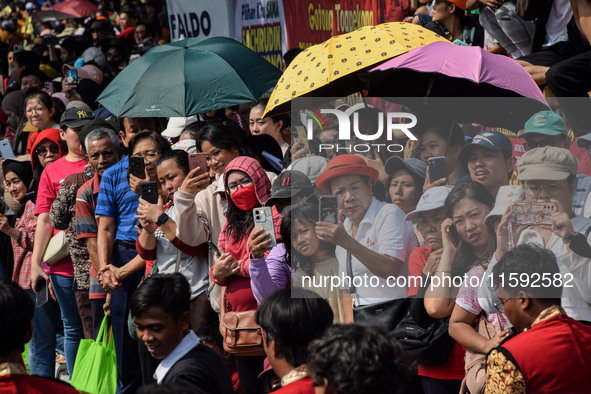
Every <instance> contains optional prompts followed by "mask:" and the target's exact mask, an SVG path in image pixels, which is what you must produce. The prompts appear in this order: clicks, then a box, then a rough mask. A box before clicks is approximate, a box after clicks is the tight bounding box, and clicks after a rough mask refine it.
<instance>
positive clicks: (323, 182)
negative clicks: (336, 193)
mask: <svg viewBox="0 0 591 394" xmlns="http://www.w3.org/2000/svg"><path fill="white" fill-rule="evenodd" d="M343 175H365V176H367V177H369V179H371V184H372V186H373V185H375V184H376V182H377V181H378V175H379V174H378V170H376V169H375V168H372V167H370V166H368V165H367V164H366V163H365V160H363V158H361V157H359V156H355V155H341V156H337V157H335V158H334V159H332V160H331V161H329V162H328V164H327V165H326V171H325V172H324V173H323V174H321V175H320V176H319V177H318V178H316V182H315V185H316V187H317V188H319V189H320V190H322V191H323V192H325V193H330V190H328V185H327V182H328V181H329V180H331V179H333V178H336V177H339V176H343Z"/></svg>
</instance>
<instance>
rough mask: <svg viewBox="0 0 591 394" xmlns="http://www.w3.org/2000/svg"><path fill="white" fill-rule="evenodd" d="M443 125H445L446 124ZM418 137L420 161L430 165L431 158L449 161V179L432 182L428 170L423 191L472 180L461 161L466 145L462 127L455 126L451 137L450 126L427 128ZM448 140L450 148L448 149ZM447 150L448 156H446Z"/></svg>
mask: <svg viewBox="0 0 591 394" xmlns="http://www.w3.org/2000/svg"><path fill="white" fill-rule="evenodd" d="M442 124H445V122H443V123H442ZM417 137H418V138H419V144H418V146H419V147H418V150H419V151H420V159H421V160H422V161H423V162H424V163H425V164H427V165H428V164H429V163H428V160H429V158H431V157H441V156H445V158H446V161H447V175H448V178H449V179H445V180H443V179H440V180H437V181H434V182H431V180H430V177H429V168H427V175H426V178H425V186H424V188H423V191H426V190H427V189H428V188H430V187H433V186H443V185H446V184H447V185H450V186H453V185H455V184H457V183H460V182H466V181H469V180H471V178H470V174H467V173H466V171H465V169H464V167H463V166H462V160H461V159H460V151H461V150H462V147H463V146H464V145H466V140H465V139H464V132H463V131H462V129H461V128H460V126H458V125H457V124H454V125H453V128H452V130H451V137H450V131H449V126H433V127H427V129H426V130H425V131H424V132H422V133H420V135H418V136H417ZM448 139H449V147H447V141H448ZM446 149H447V156H446V154H445V152H446Z"/></svg>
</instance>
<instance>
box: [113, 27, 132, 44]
mask: <svg viewBox="0 0 591 394" xmlns="http://www.w3.org/2000/svg"><path fill="white" fill-rule="evenodd" d="M134 33H135V26H134V27H127V28H126V29H125V30H123V31H122V32H121V33H119V34H117V35H116V36H115V38H124V39H126V40H127V41H129V43H130V44H131V45H132V46H133V45H136V44H135V37H134Z"/></svg>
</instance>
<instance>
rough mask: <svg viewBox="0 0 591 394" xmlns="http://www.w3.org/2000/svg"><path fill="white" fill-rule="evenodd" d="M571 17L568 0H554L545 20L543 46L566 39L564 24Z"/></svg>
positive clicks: (571, 10)
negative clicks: (544, 40)
mask: <svg viewBox="0 0 591 394" xmlns="http://www.w3.org/2000/svg"><path fill="white" fill-rule="evenodd" d="M572 17H573V9H572V8H571V6H570V2H569V0H554V3H553V4H552V9H551V10H550V15H549V16H548V21H547V22H546V42H545V43H544V45H543V46H544V47H549V46H551V45H554V44H557V43H559V42H562V41H568V32H567V30H566V25H568V22H569V21H570V20H571V19H572Z"/></svg>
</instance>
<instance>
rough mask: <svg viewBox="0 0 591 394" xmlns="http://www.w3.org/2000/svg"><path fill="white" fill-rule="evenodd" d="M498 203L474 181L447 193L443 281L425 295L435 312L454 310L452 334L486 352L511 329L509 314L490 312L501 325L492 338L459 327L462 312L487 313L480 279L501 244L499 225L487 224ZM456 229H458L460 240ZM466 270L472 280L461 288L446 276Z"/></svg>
mask: <svg viewBox="0 0 591 394" xmlns="http://www.w3.org/2000/svg"><path fill="white" fill-rule="evenodd" d="M493 204H494V199H493V197H492V196H491V195H490V193H488V191H487V190H486V188H485V187H484V186H483V185H482V184H480V183H477V182H473V181H469V182H465V183H462V184H461V185H458V186H456V187H455V188H454V189H453V190H452V192H451V193H450V194H449V195H448V196H447V198H446V200H445V206H446V211H447V212H446V214H447V219H445V221H444V222H443V223H442V225H441V233H442V243H443V253H442V254H441V259H440V261H439V266H438V267H437V270H436V271H435V274H434V275H433V278H435V277H438V279H439V281H440V283H441V284H442V285H441V286H439V287H433V288H432V287H429V288H428V289H427V291H426V293H425V300H424V303H425V309H426V310H427V312H428V313H429V315H430V316H431V317H433V318H437V319H441V318H445V317H447V316H450V315H451V317H450V322H449V333H450V335H451V336H452V337H453V338H454V339H455V340H456V341H458V342H459V343H460V344H461V345H463V346H465V347H466V349H469V350H471V351H472V352H475V353H482V354H486V353H488V351H489V350H490V349H492V348H493V347H495V346H497V345H498V344H499V343H500V342H501V341H502V340H503V338H504V337H505V335H506V334H507V333H508V331H509V329H508V327H509V321H508V320H507V318H506V317H505V316H504V315H503V314H502V313H497V314H486V315H485V316H486V318H487V320H488V321H489V322H490V323H492V324H493V325H494V326H495V328H496V330H497V334H496V335H495V336H494V337H493V338H492V339H488V338H485V337H483V336H481V335H480V334H478V332H477V331H476V330H474V329H473V328H472V327H471V326H470V327H469V328H470V330H463V329H462V330H461V334H458V333H457V332H456V328H457V325H458V324H461V323H459V322H458V316H459V315H462V316H463V315H465V314H470V316H472V320H471V321H472V322H473V321H474V320H475V319H476V318H477V317H478V316H479V315H480V313H481V312H482V307H481V306H480V304H479V303H478V298H477V292H478V286H477V285H476V286H474V285H475V284H476V280H475V279H474V278H478V280H479V281H480V280H482V279H483V276H484V272H485V271H486V267H487V266H488V262H489V261H490V258H491V257H492V254H493V252H494V250H495V247H496V242H495V231H494V229H493V228H492V226H488V227H487V226H486V225H485V224H484V219H485V217H486V216H487V215H488V214H489V213H490V211H491V209H492V206H493ZM454 234H457V238H456V240H454V237H455V235H454ZM455 242H457V246H456V245H455V244H454V243H455ZM464 274H466V275H467V279H465V280H463V281H462V285H461V286H460V287H459V288H458V287H455V286H453V285H451V286H450V284H449V279H446V280H444V278H445V277H446V276H451V277H452V278H454V277H462V278H463V277H464ZM471 279H472V280H471ZM433 280H434V279H433ZM433 280H432V281H433ZM478 283H480V282H478ZM456 296H457V298H456Z"/></svg>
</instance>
